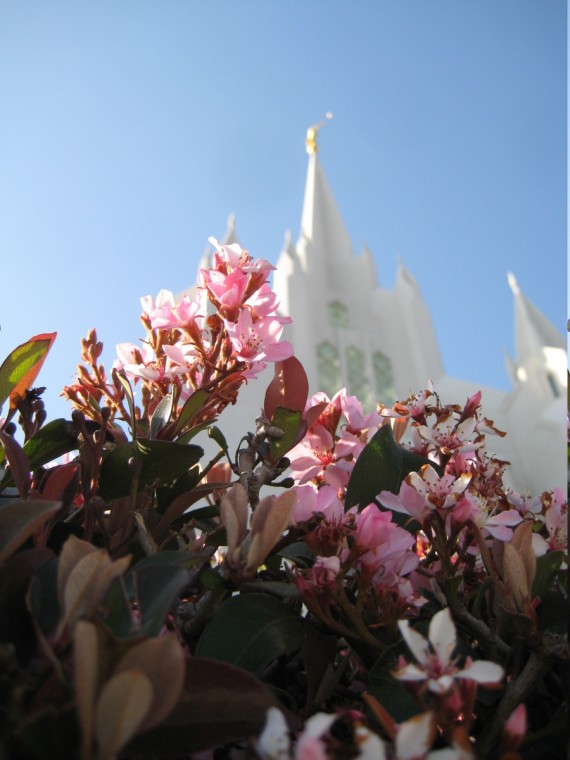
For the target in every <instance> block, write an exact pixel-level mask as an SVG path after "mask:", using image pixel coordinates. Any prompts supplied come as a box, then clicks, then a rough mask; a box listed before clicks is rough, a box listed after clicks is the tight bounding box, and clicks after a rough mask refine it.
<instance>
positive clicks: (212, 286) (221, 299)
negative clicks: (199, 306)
mask: <svg viewBox="0 0 570 760" xmlns="http://www.w3.org/2000/svg"><path fill="white" fill-rule="evenodd" d="M200 279H201V283H202V287H204V288H206V290H207V291H208V293H210V294H211V295H212V296H213V300H214V303H216V305H217V306H218V308H219V309H220V312H221V313H222V314H225V311H226V310H233V309H237V308H239V307H240V306H241V305H242V304H243V301H244V296H245V292H246V289H247V285H248V282H249V277H248V275H247V274H245V272H243V271H242V270H241V269H234V270H233V272H230V273H229V274H225V273H224V272H217V271H215V270H209V269H202V270H201V271H200Z"/></svg>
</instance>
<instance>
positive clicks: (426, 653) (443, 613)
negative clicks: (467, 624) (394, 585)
mask: <svg viewBox="0 0 570 760" xmlns="http://www.w3.org/2000/svg"><path fill="white" fill-rule="evenodd" d="M398 627H399V629H400V633H401V634H402V636H403V638H404V641H405V642H406V644H407V645H408V648H409V649H410V651H411V652H412V654H413V655H414V657H415V658H416V660H417V664H403V665H402V667H400V668H399V669H398V670H397V671H396V672H395V673H394V676H395V677H396V678H398V679H399V680H400V681H424V682H426V683H427V687H428V689H429V690H430V691H432V692H434V693H435V694H441V695H443V694H446V693H447V692H448V691H449V690H450V689H451V687H452V686H453V683H454V680H455V679H467V680H471V681H476V682H477V683H480V684H496V683H499V681H500V680H501V679H502V678H503V675H504V671H503V668H502V667H501V666H500V665H497V664H496V663H494V662H490V661H488V660H477V661H476V662H472V661H470V660H469V658H468V660H467V662H466V667H465V668H463V670H459V668H457V667H456V664H455V663H456V660H452V659H451V658H452V655H453V651H454V649H455V646H456V634H455V625H454V624H453V620H452V619H451V615H450V613H449V608H448V607H445V608H444V609H442V610H440V611H439V612H437V613H436V614H435V615H434V616H433V618H432V619H431V621H430V624H429V641H428V640H426V639H425V638H424V637H423V636H422V635H421V634H420V633H418V632H417V631H415V630H414V629H413V628H411V627H410V623H409V621H408V620H400V621H399V622H398ZM404 663H405V661H404Z"/></svg>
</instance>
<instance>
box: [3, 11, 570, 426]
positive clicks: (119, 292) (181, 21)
mask: <svg viewBox="0 0 570 760" xmlns="http://www.w3.org/2000/svg"><path fill="white" fill-rule="evenodd" d="M566 29H567V23H566V3H565V2H563V1H562V0H548V2H543V0H478V2H477V3H474V2H468V1H467V0H429V1H428V2H419V1H415V2H414V1H412V0H359V2H357V3H348V2H341V0H289V2H277V1H274V2H271V1H269V0H263V1H262V0H242V1H241V2H230V1H229V0H228V1H223V0H209V1H206V0H203V1H202V2H198V1H197V0H196V1H195V0H185V1H181V0H169V1H168V2H159V1H158V0H154V1H153V2H148V1H147V0H136V1H135V0H113V1H112V2H111V1H105V0H99V1H98V2H82V3H72V2H59V1H58V0H51V1H50V2H49V3H46V2H43V0H4V2H3V3H2V4H1V5H0V92H1V103H0V256H1V261H2V274H3V288H2V297H1V300H0V324H1V332H0V353H1V357H2V358H3V357H4V356H5V355H6V354H7V353H9V351H10V350H11V349H12V348H14V347H15V346H16V345H17V344H19V343H21V342H23V341H25V340H26V339H28V338H29V337H30V336H31V335H33V334H36V333H40V332H48V331H54V330H55V331H57V332H58V338H57V341H56V343H55V345H54V347H53V349H52V352H51V354H50V356H49V357H48V359H47V361H46V364H45V366H44V369H43V370H42V374H41V375H40V378H39V380H38V384H41V385H46V386H47V391H46V394H45V396H44V398H45V402H46V407H47V411H48V415H49V417H50V418H52V417H55V416H65V415H66V414H67V413H68V409H67V407H66V405H65V404H64V402H63V401H62V400H61V399H59V398H58V394H59V392H60V389H61V387H62V386H63V385H64V384H65V383H69V382H70V381H71V379H72V376H73V373H74V370H75V365H76V363H77V361H78V360H79V349H80V339H81V337H82V336H84V335H85V334H86V332H87V330H88V329H89V328H91V327H96V328H97V330H98V333H99V337H100V338H101V339H102V340H103V341H104V343H105V353H104V357H105V359H106V362H107V364H108V365H110V364H111V363H112V361H113V358H114V346H115V344H116V343H118V342H121V341H132V342H134V341H135V340H136V339H137V338H138V337H140V336H141V335H142V331H141V328H140V326H139V322H138V316H139V313H140V304H139V298H140V297H141V296H144V295H146V294H156V293H157V292H158V290H160V288H162V287H166V288H168V289H171V290H173V291H175V292H176V291H179V290H181V289H182V288H184V287H186V286H188V285H190V284H192V283H193V282H194V280H195V276H196V269H197V265H198V261H199V258H200V256H201V254H202V252H203V250H204V248H205V246H206V244H207V238H208V237H209V236H210V235H212V234H213V235H215V236H218V237H221V236H222V235H223V234H224V231H225V226H226V220H227V217H228V215H229V213H230V212H235V213H236V216H237V229H238V234H239V236H240V239H241V241H242V243H243V245H244V246H245V247H247V248H248V249H249V250H250V252H251V253H252V254H253V255H254V256H256V257H264V258H268V259H269V260H270V261H273V262H275V260H276V258H277V255H278V253H279V251H280V249H281V246H282V243H283V238H284V234H285V231H286V230H288V229H290V230H291V232H292V235H293V238H294V239H296V237H297V234H298V232H299V225H300V215H301V205H302V199H303V190H304V182H305V173H306V166H307V157H306V154H305V151H304V135H305V130H306V129H307V127H308V126H310V125H311V124H312V123H314V122H315V121H318V120H319V119H321V118H322V116H323V115H324V113H325V112H327V111H332V112H333V113H334V119H333V121H332V122H330V123H327V125H326V127H325V128H324V129H323V130H322V131H321V133H320V139H319V144H320V159H321V163H322V166H323V167H324V170H325V172H326V174H327V177H328V180H329V184H330V185H331V188H332V190H333V193H334V195H335V197H336V199H337V202H338V205H339V207H340V209H341V212H342V214H343V217H344V219H345V222H346V226H347V229H348V231H349V233H350V235H351V237H352V240H353V243H354V247H355V250H356V252H358V251H359V250H360V247H361V244H362V242H366V243H367V245H368V246H369V248H370V249H371V250H372V252H373V253H374V255H375V259H376V263H377V268H378V275H379V279H380V282H381V284H382V286H384V287H392V286H393V283H394V277H395V272H396V265H397V257H398V256H401V257H402V259H403V261H404V263H405V264H406V266H407V267H408V269H409V270H410V271H411V272H412V274H413V275H414V276H415V277H416V279H417V281H418V283H419V285H420V288H421V290H422V293H423V296H424V299H425V301H426V302H427V304H428V306H429V307H430V309H431V313H432V316H433V321H434V324H435V329H436V333H437V335H438V338H439V342H440V346H441V350H442V354H443V358H444V363H445V366H446V370H447V372H448V373H449V374H451V375H454V376H456V377H461V378H464V379H469V380H475V381H479V382H481V383H482V384H484V385H494V386H498V387H502V388H508V387H509V382H508V378H507V374H506V371H505V369H504V361H503V352H504V350H507V351H509V352H511V353H512V352H513V350H514V349H513V346H514V336H513V308H512V295H511V292H510V290H509V288H508V285H507V279H506V273H507V271H509V270H512V271H514V273H515V274H516V276H517V279H518V282H519V285H520V287H521V289H522V290H523V292H524V293H525V294H526V295H527V296H528V297H529V298H530V299H531V300H532V301H533V302H534V303H535V304H536V305H537V306H538V307H539V308H541V309H542V310H543V311H544V313H545V314H546V315H547V316H548V317H549V318H550V319H551V320H552V321H553V322H554V323H555V324H557V325H559V327H560V330H561V331H563V330H564V329H565V325H566V317H567V307H566V276H565V273H566V213H567V206H566V166H567V164H566V73H567V64H566V45H567V32H566ZM458 401H459V402H462V401H464V399H458Z"/></svg>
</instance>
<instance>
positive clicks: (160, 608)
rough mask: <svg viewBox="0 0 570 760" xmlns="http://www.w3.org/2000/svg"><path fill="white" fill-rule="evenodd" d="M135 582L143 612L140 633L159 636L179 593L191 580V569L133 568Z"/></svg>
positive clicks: (131, 577)
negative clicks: (189, 577)
mask: <svg viewBox="0 0 570 760" xmlns="http://www.w3.org/2000/svg"><path fill="white" fill-rule="evenodd" d="M131 572H132V576H131V574H129V578H128V581H127V582H129V581H131V580H132V582H133V586H134V589H135V600H136V602H137V606H138V609H139V613H140V618H141V620H140V624H139V628H138V633H139V635H140V636H158V634H159V632H160V629H161V628H162V626H163V624H164V620H165V618H166V615H167V614H168V612H169V610H170V608H171V606H172V604H173V602H174V600H175V599H176V596H177V594H178V592H179V591H180V589H181V588H182V586H184V584H185V583H187V582H188V571H187V570H186V569H185V568H183V567H179V566H177V565H171V564H163V565H152V564H151V565H149V566H146V567H142V568H138V569H137V568H133V570H132V571H131Z"/></svg>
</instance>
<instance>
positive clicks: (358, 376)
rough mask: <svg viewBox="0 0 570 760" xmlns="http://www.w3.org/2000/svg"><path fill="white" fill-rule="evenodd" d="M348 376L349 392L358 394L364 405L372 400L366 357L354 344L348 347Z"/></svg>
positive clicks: (352, 394) (353, 394)
mask: <svg viewBox="0 0 570 760" xmlns="http://www.w3.org/2000/svg"><path fill="white" fill-rule="evenodd" d="M346 377H347V381H348V382H347V385H348V389H347V390H348V393H349V394H350V395H351V396H356V397H357V398H358V400H359V401H360V402H361V403H362V406H364V407H366V406H368V404H369V402H370V383H369V382H368V378H367V377H366V359H365V357H364V354H363V353H362V351H360V350H359V349H358V348H355V347H354V346H349V347H348V348H347V349H346Z"/></svg>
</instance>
